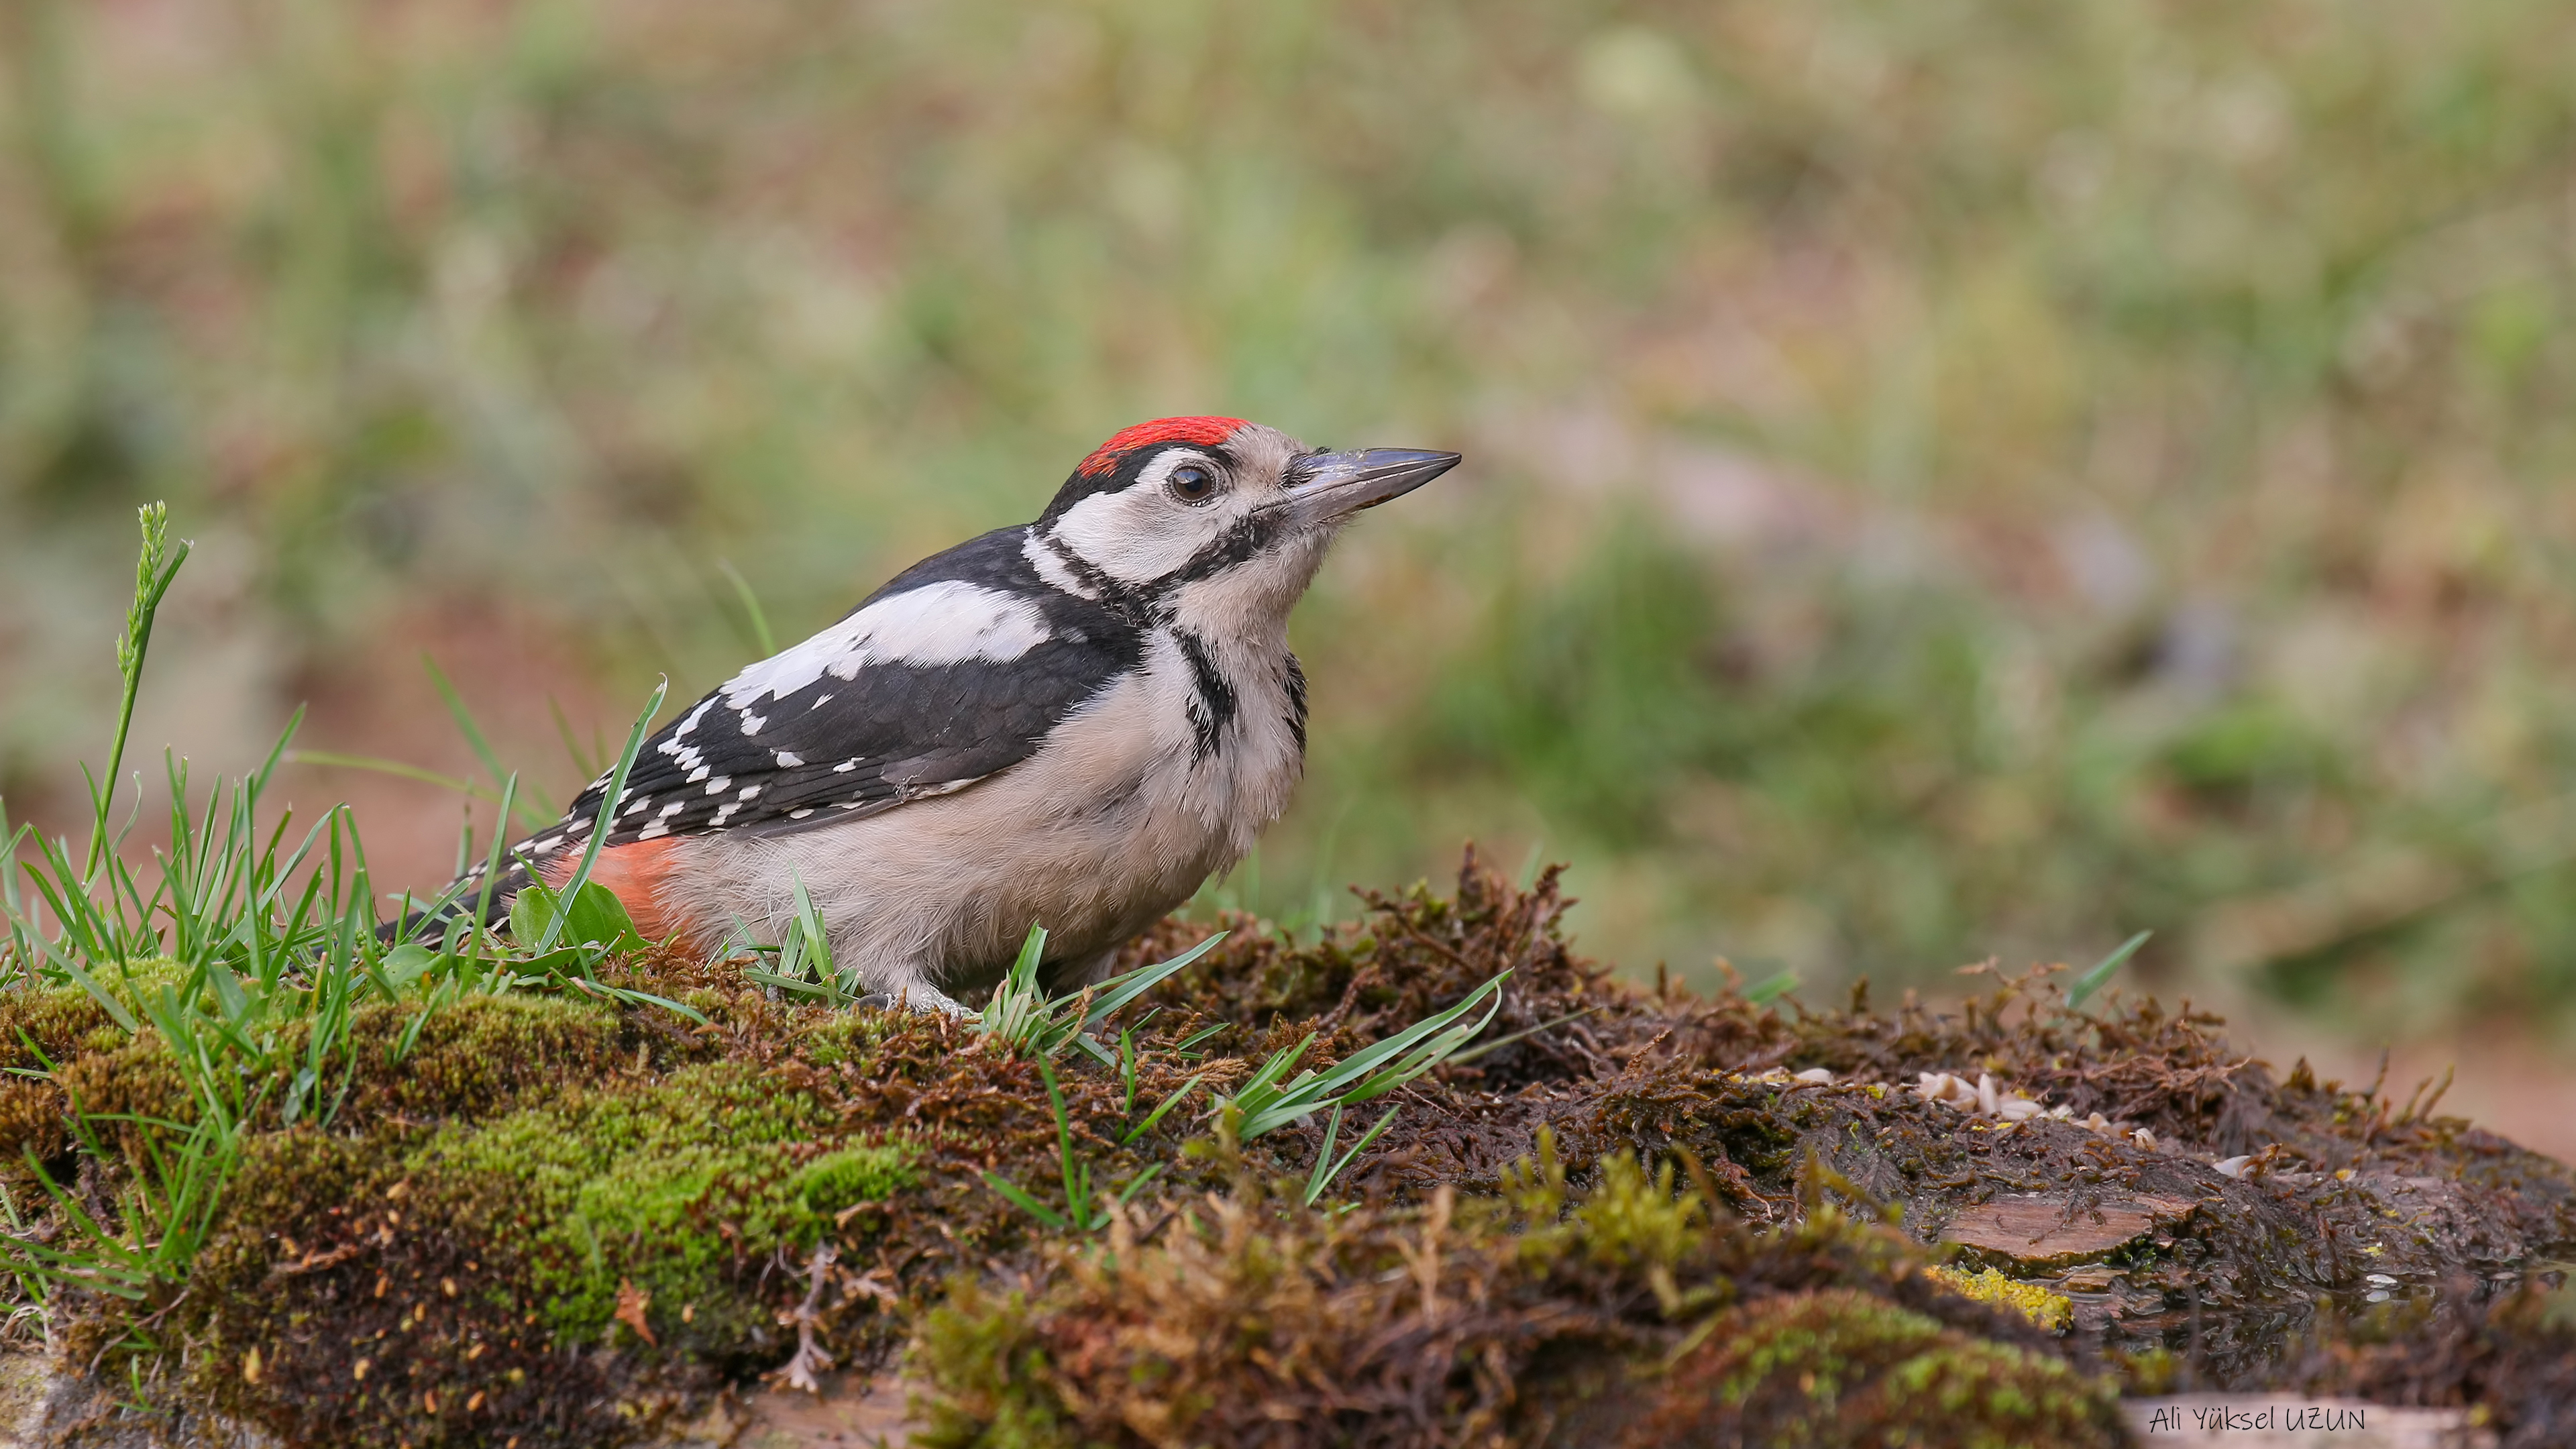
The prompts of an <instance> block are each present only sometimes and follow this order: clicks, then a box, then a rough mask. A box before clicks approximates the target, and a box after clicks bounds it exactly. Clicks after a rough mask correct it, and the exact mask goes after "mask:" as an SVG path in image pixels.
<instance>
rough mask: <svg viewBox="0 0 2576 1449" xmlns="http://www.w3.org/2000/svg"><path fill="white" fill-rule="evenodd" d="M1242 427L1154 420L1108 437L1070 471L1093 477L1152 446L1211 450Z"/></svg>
mask: <svg viewBox="0 0 2576 1449" xmlns="http://www.w3.org/2000/svg"><path fill="white" fill-rule="evenodd" d="M1242 426H1243V419H1241V418H1156V419H1155V420H1154V421H1152V422H1150V423H1138V424H1137V425H1136V426H1134V427H1132V428H1121V429H1119V430H1118V431H1117V432H1116V433H1113V434H1111V435H1110V438H1109V441H1108V442H1105V443H1103V444H1101V445H1100V446H1099V447H1097V448H1094V449H1092V450H1091V456H1090V457H1088V458H1085V459H1083V460H1082V466H1081V467H1079V468H1077V469H1075V470H1074V471H1075V472H1077V473H1080V474H1081V475H1083V476H1084V477H1086V478H1090V477H1096V476H1098V475H1099V474H1102V473H1106V472H1108V471H1109V470H1110V469H1112V468H1115V467H1117V466H1118V460H1119V459H1120V458H1122V457H1124V456H1126V455H1127V454H1129V453H1131V452H1134V451H1135V450H1136V449H1138V448H1144V447H1150V446H1152V445H1153V444H1156V443H1196V444H1198V445H1199V446H1200V447H1202V448H1213V447H1215V446H1216V445H1217V444H1219V443H1222V442H1224V441H1225V440H1226V439H1227V438H1230V437H1232V436H1234V430H1235V429H1237V428H1239V427H1242Z"/></svg>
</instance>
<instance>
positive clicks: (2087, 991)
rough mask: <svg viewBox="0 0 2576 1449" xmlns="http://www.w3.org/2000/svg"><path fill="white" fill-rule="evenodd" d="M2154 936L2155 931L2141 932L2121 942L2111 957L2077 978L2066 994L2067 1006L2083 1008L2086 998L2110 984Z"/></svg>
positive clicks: (2104, 958)
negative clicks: (2112, 978)
mask: <svg viewBox="0 0 2576 1449" xmlns="http://www.w3.org/2000/svg"><path fill="white" fill-rule="evenodd" d="M2154 934H2155V932H2153V931H2140V932H2139V933H2138V934H2136V935H2134V936H2131V937H2130V938H2129V939H2127V940H2125V941H2123V942H2121V943H2120V944H2119V946H2118V948H2117V949H2115V950H2113V951H2112V952H2111V954H2110V955H2108V956H2105V957H2103V958H2102V959H2101V960H2099V961H2096V962H2094V963H2093V967H2092V969H2091V970H2089V971H2086V972H2085V973H2084V974H2083V975H2081V976H2078V977H2076V978H2075V985H2074V987H2073V988H2072V989H2071V990H2069V991H2068V992H2067V993H2066V1004H2067V1005H2068V1006H2070V1007H2075V1006H2082V1005H2083V1004H2084V998H2086V997H2088V996H2091V995H2092V994H2093V993H2094V992H2096V991H2099V990H2101V989H2102V987H2103V985H2104V983H2106V982H2108V981H2109V980H2110V979H2111V977H2112V975H2113V974H2114V973H2116V972H2117V971H2118V970H2119V969H2120V968H2121V967H2122V966H2124V965H2126V964H2128V960H2129V958H2130V957H2132V956H2135V955H2136V954H2138V948H2139V947H2140V946H2143V945H2145V944H2147V938H2148V937H2150V936H2152V935H2154Z"/></svg>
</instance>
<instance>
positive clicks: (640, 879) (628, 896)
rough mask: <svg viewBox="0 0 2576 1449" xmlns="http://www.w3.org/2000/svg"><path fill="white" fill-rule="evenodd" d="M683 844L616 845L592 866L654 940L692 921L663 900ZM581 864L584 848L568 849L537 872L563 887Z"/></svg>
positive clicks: (599, 880)
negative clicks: (666, 881) (664, 890)
mask: <svg viewBox="0 0 2576 1449" xmlns="http://www.w3.org/2000/svg"><path fill="white" fill-rule="evenodd" d="M679 846H680V842H679V839H678V838H677V837H668V838H665V839H661V840H638V841H635V842H633V843H631V844H627V845H612V846H609V847H608V848H607V849H605V850H602V851H601V852H600V853H599V859H598V860H597V861H596V862H594V863H593V864H592V865H591V868H590V878H591V879H592V880H593V881H595V882H597V883H598V884H600V885H604V886H606V887H608V892H609V894H611V895H613V896H615V897H617V899H618V900H619V902H620V903H622V904H623V905H624V906H625V907H626V914H628V915H630V916H633V917H634V918H635V929H637V930H639V931H641V932H643V933H644V934H645V936H647V937H648V938H650V939H652V940H656V941H659V940H662V939H664V938H665V937H668V936H670V935H671V934H673V933H674V932H679V931H684V930H686V929H687V927H688V924H689V923H688V922H687V921H685V920H682V919H680V918H679V917H678V916H677V915H675V914H673V913H672V912H671V911H670V910H669V909H668V908H666V907H665V906H664V905H663V904H662V883H663V881H665V880H667V879H668V878H669V877H670V875H671V872H672V871H673V870H675V869H677V868H678V866H679V860H678V858H677V852H678V850H679ZM580 864H581V852H580V851H578V850H567V851H565V852H563V853H562V854H560V855H557V856H556V857H555V858H554V859H552V860H549V861H546V862H544V863H542V864H540V865H539V866H538V867H537V874H538V875H540V876H542V877H544V878H545V882H546V884H547V885H550V886H553V887H554V888H556V889H557V890H561V889H562V888H563V885H564V882H566V881H568V880H571V879H572V873H573V869H574V867H576V866H578V865H580Z"/></svg>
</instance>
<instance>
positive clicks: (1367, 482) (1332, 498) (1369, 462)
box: [1288, 448, 1459, 524]
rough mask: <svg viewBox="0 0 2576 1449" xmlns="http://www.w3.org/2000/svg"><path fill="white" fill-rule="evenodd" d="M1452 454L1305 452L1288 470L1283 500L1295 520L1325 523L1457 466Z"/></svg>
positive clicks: (1399, 494) (1377, 450)
mask: <svg viewBox="0 0 2576 1449" xmlns="http://www.w3.org/2000/svg"><path fill="white" fill-rule="evenodd" d="M1458 457H1459V455H1458V454H1456V453H1424V452H1419V451H1416V450H1415V449H1412V448H1361V449H1356V450H1354V451H1351V452H1347V453H1309V454H1307V455H1306V456H1305V457H1303V458H1300V459H1298V460H1297V462H1296V463H1295V465H1294V466H1293V467H1291V468H1290V469H1289V473H1288V498H1289V502H1290V505H1291V506H1292V507H1294V508H1295V509H1296V510H1297V519H1298V521H1299V522H1300V523H1304V524H1318V523H1327V522H1330V521H1331V520H1333V519H1336V518H1341V517H1343V516H1345V515H1348V514H1352V513H1357V512H1358V511H1360V510H1361V509H1363V508H1375V507H1376V506H1378V505H1379V504H1381V503H1384V502H1385V501H1387V500H1388V499H1390V498H1401V497H1403V496H1404V495H1405V494H1407V493H1410V492H1412V491H1413V490H1414V489H1416V488H1419V487H1421V486H1422V485H1423V484H1425V483H1428V482H1430V481H1431V480H1432V479H1434V478H1437V477H1439V476H1440V475H1441V474H1443V473H1446V472H1448V471H1449V470H1450V469H1452V468H1455V467H1457V466H1458Z"/></svg>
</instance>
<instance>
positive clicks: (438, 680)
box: [420, 650, 667, 830]
mask: <svg viewBox="0 0 2576 1449" xmlns="http://www.w3.org/2000/svg"><path fill="white" fill-rule="evenodd" d="M420 663H421V667H422V668H424V669H426V670H428V671H429V679H430V682H431V683H432V684H435V685H437V686H438V697H439V698H441V699H443V700H445V701H447V712H448V714H450V715H451V716H453V717H454V718H455V720H456V728H457V729H458V730H459V731H460V732H461V733H463V734H464V736H465V743H466V744H467V745H468V746H470V747H471V748H472V749H473V751H474V757H475V758H476V759H478V760H481V761H482V762H483V768H484V769H486V770H489V771H491V772H492V783H493V784H494V785H498V784H500V783H501V779H502V777H503V776H504V775H507V774H508V773H509V772H508V771H506V770H504V769H502V768H501V757H500V756H499V755H497V754H495V753H493V751H492V742H491V741H490V740H488V739H485V738H484V737H483V727H482V726H481V725H479V724H476V723H475V722H474V712H473V711H472V710H469V709H467V708H466V707H465V697H464V696H463V695H460V694H458V693H457V692H456V686H455V685H453V684H450V683H448V682H447V675H446V674H445V673H444V672H443V671H441V670H440V669H439V667H438V661H437V660H435V659H432V658H430V657H429V651H427V650H422V651H421V656H420ZM666 687H667V686H666ZM526 793H527V796H528V799H527V802H526V803H525V804H523V805H521V806H520V807H519V823H520V824H521V825H523V826H525V827H526V828H528V829H530V830H543V829H544V828H545V827H546V825H547V823H548V822H549V821H552V820H553V819H554V818H555V811H554V809H553V807H551V806H549V805H548V804H546V802H545V800H544V799H543V798H542V797H540V796H539V795H537V794H536V792H534V791H528V792H526Z"/></svg>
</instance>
